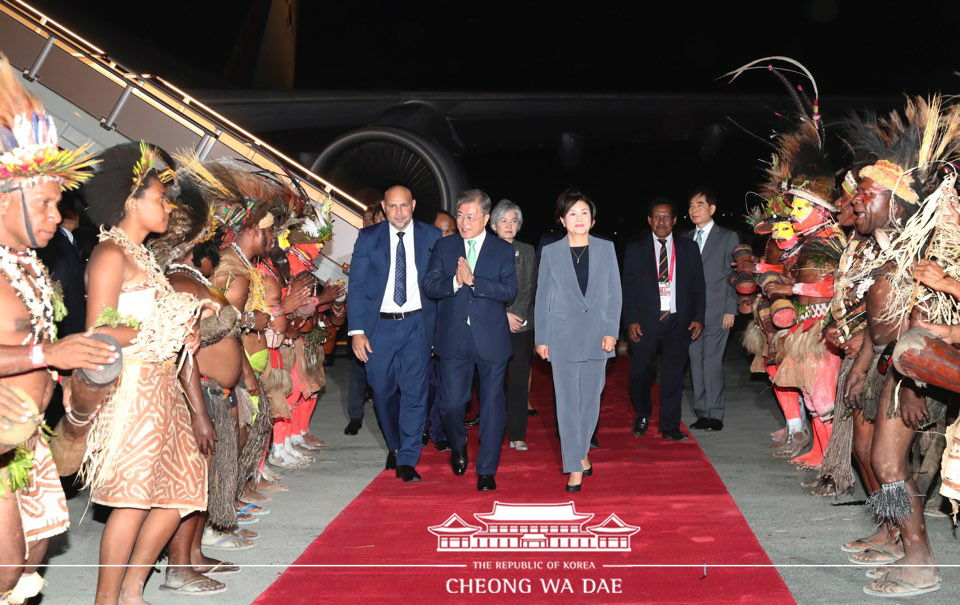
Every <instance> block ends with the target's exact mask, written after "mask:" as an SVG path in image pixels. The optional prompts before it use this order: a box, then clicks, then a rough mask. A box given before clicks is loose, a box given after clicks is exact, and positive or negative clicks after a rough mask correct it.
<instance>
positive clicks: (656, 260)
mask: <svg viewBox="0 0 960 605" xmlns="http://www.w3.org/2000/svg"><path fill="white" fill-rule="evenodd" d="M651 235H652V236H653V266H654V267H656V268H657V271H658V274H657V279H658V281H659V270H660V238H658V237H657V234H656V233H651ZM666 240H667V246H666V248H667V270H668V271H670V268H671V266H672V267H673V270H672V271H670V312H671V313H676V312H677V267H676V261H674V262H670V259H671V258H674V256H673V233H672V232H671V233H670V235H668V236H667V237H666Z"/></svg>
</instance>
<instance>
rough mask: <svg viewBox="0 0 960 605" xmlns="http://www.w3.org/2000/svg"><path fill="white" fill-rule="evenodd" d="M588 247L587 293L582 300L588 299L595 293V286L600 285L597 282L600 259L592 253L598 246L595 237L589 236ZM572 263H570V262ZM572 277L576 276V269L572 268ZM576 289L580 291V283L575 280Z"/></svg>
mask: <svg viewBox="0 0 960 605" xmlns="http://www.w3.org/2000/svg"><path fill="white" fill-rule="evenodd" d="M589 241H590V247H589V249H588V250H589V251H588V252H587V255H588V256H587V261H588V262H587V293H586V295H584V297H583V298H584V300H590V299H591V298H592V297H593V296H594V294H596V291H597V288H599V287H600V286H599V285H598V283H599V282H600V280H599V279H598V278H599V277H600V264H599V263H600V261H599V260H598V259H597V255H596V254H594V253H595V252H596V251H597V249H598V248H599V247H600V246H598V245H597V238H595V237H593V236H592V235H591V236H590V240H589ZM571 264H572V263H571ZM574 277H576V270H574ZM577 291H578V292H579V291H580V283H579V282H577Z"/></svg>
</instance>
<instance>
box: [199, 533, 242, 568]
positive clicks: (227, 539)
mask: <svg viewBox="0 0 960 605" xmlns="http://www.w3.org/2000/svg"><path fill="white" fill-rule="evenodd" d="M200 544H201V545H202V546H204V547H206V548H216V549H219V550H249V549H251V548H254V547H256V544H254V543H253V540H248V539H246V538H241V537H240V536H235V535H233V534H223V535H220V536H218V537H217V538H214V539H208V540H204V539H203V538H202V537H201V538H200ZM219 565H232V563H223V562H222V561H221V562H220V564H219ZM215 567H216V566H215ZM237 571H240V570H239V569H238V570H237ZM219 573H223V572H219Z"/></svg>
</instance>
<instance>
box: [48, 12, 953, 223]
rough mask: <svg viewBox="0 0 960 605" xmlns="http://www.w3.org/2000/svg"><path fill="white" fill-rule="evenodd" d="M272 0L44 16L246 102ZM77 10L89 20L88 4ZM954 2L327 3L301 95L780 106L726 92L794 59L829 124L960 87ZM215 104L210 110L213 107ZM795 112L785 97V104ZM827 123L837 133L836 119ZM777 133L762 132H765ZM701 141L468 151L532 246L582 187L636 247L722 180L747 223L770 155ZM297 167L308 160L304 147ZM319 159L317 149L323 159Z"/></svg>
mask: <svg viewBox="0 0 960 605" xmlns="http://www.w3.org/2000/svg"><path fill="white" fill-rule="evenodd" d="M261 1H262V0H233V1H231V2H196V1H195V0H193V1H188V0H166V1H165V2H163V3H161V4H158V5H155V7H156V9H157V17H158V18H157V19H156V20H154V21H149V20H144V19H143V18H142V16H140V15H139V14H135V13H134V12H132V11H131V10H130V8H129V6H130V5H129V3H123V4H119V3H112V2H97V3H76V2H66V1H63V0H59V1H57V0H37V1H36V4H37V5H38V6H39V7H41V8H42V9H43V10H46V11H47V12H49V13H50V14H51V15H52V16H54V17H55V18H59V19H61V20H62V21H64V22H65V23H67V24H68V25H70V26H72V27H74V28H76V29H77V30H78V31H79V32H80V33H82V34H84V35H88V36H90V37H91V38H92V39H93V40H96V41H98V43H100V44H101V45H102V46H104V47H105V48H107V49H108V50H109V51H110V52H111V53H112V54H114V55H116V56H117V57H119V58H121V59H122V60H124V61H126V62H128V63H130V64H132V65H134V66H136V67H137V69H139V70H140V71H148V72H152V73H160V74H169V77H170V79H172V80H173V81H175V82H178V83H179V84H181V85H183V86H185V87H188V88H194V89H229V88H245V87H247V86H248V83H246V82H241V81H236V80H235V79H231V76H230V75H229V73H228V69H227V64H228V62H229V59H230V56H231V53H233V52H234V49H235V45H236V38H237V35H236V32H237V31H238V30H239V29H240V28H241V26H242V25H243V23H244V19H245V16H246V8H247V7H249V6H252V5H256V3H257V2H261ZM81 5H82V6H81ZM958 5H960V3H958V2H955V1H954V2H919V1H912V2H886V1H880V0H876V1H873V2H852V1H847V0H790V1H783V0H781V1H779V2H777V1H776V0H767V1H765V2H716V3H711V4H710V5H709V6H707V7H706V8H704V7H703V4H702V3H699V2H698V3H691V2H682V1H673V2H662V1H655V2H630V3H613V2H594V3H585V2H576V3H564V2H519V1H514V2H504V3H496V2H482V3H481V2H449V1H448V2H437V3H419V2H417V3H413V2H403V3H401V2H362V1H354V2H323V1H318V0H301V2H300V14H299V31H298V52H297V76H296V87H297V88H298V89H301V90H315V91H336V90H356V91H396V90H405V91H411V90H420V91H444V90H448V91H514V92H547V91H564V92H589V93H594V92H608V93H689V94H724V95H727V94H744V93H755V94H767V95H778V94H781V93H782V90H783V89H782V88H780V87H779V85H778V84H777V83H776V82H775V81H774V80H773V78H772V77H769V76H767V75H766V74H748V75H747V76H744V77H743V78H741V80H739V81H738V82H736V83H735V84H733V85H729V84H727V83H726V82H724V81H721V80H717V78H718V76H720V75H721V74H722V73H724V72H726V71H729V70H730V69H732V68H735V67H737V66H738V65H741V64H743V63H745V62H747V61H749V60H751V59H754V58H758V57H761V56H764V55H789V56H792V57H794V58H796V59H798V60H800V61H802V62H803V63H804V64H805V65H806V66H807V67H808V68H810V70H811V71H812V72H813V73H814V74H815V75H816V77H817V79H818V83H819V85H820V90H821V95H822V96H823V97H824V99H825V102H824V107H825V113H827V112H828V111H829V107H830V106H829V98H830V96H831V95H851V94H854V95H881V96H885V97H887V98H890V97H891V96H896V95H900V94H902V93H905V92H906V93H913V94H926V93H927V92H929V91H935V90H942V91H944V92H946V93H950V92H954V91H957V90H958V89H960V78H958V76H956V75H955V74H954V72H955V71H956V70H958V69H960V45H958V44H957V42H956V40H957V36H956V33H955V28H954V29H953V30H946V31H944V30H943V24H944V23H956V22H957V21H956V17H957V16H958V12H960V9H958V8H957V6H958ZM201 96H202V95H201ZM784 101H785V103H786V95H784ZM827 117H828V119H830V118H839V117H840V116H831V115H829V113H827ZM760 134H767V133H760ZM702 143H703V141H702V140H688V141H681V142H676V141H674V142H670V143H667V142H663V143H662V144H661V143H658V142H657V141H653V142H648V143H647V144H645V145H643V146H639V147H638V146H637V145H628V144H626V142H624V144H622V145H620V144H617V143H616V142H614V143H612V144H611V143H605V144H604V146H603V147H602V148H591V147H590V145H589V144H588V146H587V153H586V155H585V159H584V162H583V163H582V165H581V166H580V167H579V168H577V169H576V170H572V171H565V170H563V169H562V168H561V167H560V165H559V162H558V161H557V158H556V152H555V150H551V149H546V150H539V149H510V148H505V149H497V148H492V149H491V148H488V149H480V150H475V151H472V152H471V153H468V154H466V155H465V156H464V157H463V158H462V159H463V161H464V164H465V165H466V167H467V170H468V172H469V174H470V176H471V180H472V184H474V185H479V186H482V187H484V188H486V189H488V190H489V193H490V194H491V196H492V197H493V198H494V199H495V200H496V199H498V198H500V197H509V198H511V199H513V200H514V201H517V202H518V203H520V204H521V205H522V206H524V207H525V208H528V209H535V210H536V212H528V225H529V226H530V227H529V228H530V230H531V231H530V232H527V233H525V234H523V235H525V236H526V238H527V239H535V237H536V234H535V233H534V231H537V230H540V229H542V228H543V227H544V226H545V225H546V224H547V222H548V218H547V217H546V214H548V213H549V211H548V208H551V207H552V200H553V199H555V197H556V194H557V193H558V192H559V191H560V190H561V189H563V188H564V187H567V186H570V185H576V186H578V187H580V188H581V189H583V190H584V191H587V192H589V193H591V194H592V195H593V197H594V198H595V199H596V200H597V201H598V203H599V204H600V207H601V212H602V213H601V216H600V221H599V223H598V229H600V230H601V231H605V232H607V233H612V232H614V231H622V230H627V231H632V230H633V229H634V227H633V225H635V224H636V223H637V213H638V212H639V210H638V207H641V206H643V205H645V202H646V201H649V199H651V198H652V197H654V196H658V195H667V196H669V197H671V198H673V199H675V200H678V201H684V200H683V198H684V194H685V192H686V191H687V190H688V188H689V187H691V186H692V185H694V184H695V183H696V182H701V181H710V182H712V183H713V184H715V186H716V187H717V188H718V189H720V191H721V194H722V196H723V198H724V200H725V201H726V203H725V205H724V207H723V208H721V211H725V212H728V213H729V215H730V217H729V218H727V219H726V220H724V219H722V218H721V222H726V223H727V224H732V223H733V222H734V221H735V220H738V219H735V218H734V217H733V215H734V214H737V215H739V214H742V209H743V201H742V200H743V194H744V192H745V191H747V190H749V189H750V188H751V187H753V186H754V185H755V182H756V181H757V180H758V178H759V176H760V175H759V172H758V170H757V166H758V165H759V160H760V159H761V158H762V157H764V156H765V155H766V151H765V150H764V148H763V147H761V146H760V145H758V144H755V143H751V142H750V141H749V140H747V138H746V137H745V136H742V137H740V138H737V137H734V136H728V137H727V140H726V142H725V143H724V146H723V148H721V149H720V150H719V152H718V153H716V154H705V153H704V152H703V150H701V148H700V147H701V145H702ZM288 151H291V152H294V153H296V152H299V151H305V150H302V149H291V150H288ZM314 151H318V150H314Z"/></svg>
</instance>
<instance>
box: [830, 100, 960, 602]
mask: <svg viewBox="0 0 960 605" xmlns="http://www.w3.org/2000/svg"><path fill="white" fill-rule="evenodd" d="M849 140H850V142H851V144H852V145H853V146H854V148H861V149H863V150H865V151H868V152H869V153H870V154H871V155H873V156H874V158H875V162H874V163H873V164H872V165H870V166H866V167H864V168H862V169H861V170H860V181H859V184H858V194H857V196H856V198H855V201H854V210H855V212H856V213H857V222H856V227H857V231H859V232H860V233H863V234H868V233H872V234H873V235H874V237H875V239H876V240H877V243H878V245H879V248H880V252H879V253H878V254H877V258H876V259H875V260H873V261H871V262H867V263H864V265H863V267H861V268H860V270H859V271H858V272H855V273H853V274H852V275H851V279H852V280H853V281H857V280H858V279H860V278H862V277H863V276H873V277H874V278H875V281H874V283H873V285H871V286H870V289H869V290H868V291H867V295H866V315H867V323H868V329H869V338H870V342H872V343H873V344H874V345H876V346H878V347H886V346H887V345H888V344H890V343H892V342H894V341H895V340H896V339H897V338H898V337H899V336H900V335H901V334H902V333H903V332H904V331H905V330H906V327H907V326H908V325H909V324H911V323H915V322H917V321H918V320H923V319H926V320H930V321H933V322H937V323H957V321H958V318H960V309H958V302H957V301H956V299H953V298H952V297H950V296H949V295H945V294H940V293H937V292H935V291H933V290H930V289H927V288H925V287H921V286H919V285H916V282H915V281H914V278H913V276H912V275H910V272H911V271H912V269H913V267H914V266H915V265H916V263H917V261H919V260H921V259H924V258H933V259H939V260H941V261H949V263H950V264H951V265H952V266H953V267H955V266H956V251H957V249H958V247H957V245H956V242H958V241H960V238H958V230H957V227H956V225H952V223H950V222H949V221H940V216H941V213H940V201H941V199H942V198H943V197H944V196H943V193H944V191H945V190H947V189H949V188H950V187H952V184H953V180H954V179H955V175H951V176H949V177H948V179H947V180H946V181H945V182H944V183H941V181H940V179H939V174H938V171H939V169H940V168H942V167H943V166H946V165H948V164H949V162H951V161H956V160H957V159H958V156H960V108H958V107H956V106H954V107H952V108H948V109H947V108H943V107H942V101H941V99H940V97H938V96H935V97H933V98H932V99H931V100H930V101H925V100H924V99H922V98H918V99H915V100H914V99H911V100H909V101H908V102H907V106H906V109H905V110H904V112H903V116H901V115H900V114H898V113H893V114H891V116H890V117H889V118H887V119H884V120H877V119H876V118H875V117H869V118H866V119H854V120H851V124H850V136H849ZM928 242H929V243H928ZM900 378H901V377H900V376H895V372H889V371H888V373H887V377H886V382H885V385H884V388H883V391H882V394H881V397H880V400H879V405H878V409H877V415H876V423H875V429H874V435H873V443H872V448H871V460H870V463H871V466H872V469H873V472H874V474H875V475H876V479H877V481H878V482H879V484H880V489H878V490H876V491H875V492H874V493H873V494H872V495H871V496H870V499H869V501H868V503H869V504H870V506H871V508H872V509H873V511H874V513H875V514H876V515H877V517H878V518H879V519H880V520H881V521H882V522H883V523H884V525H885V528H886V531H885V532H880V533H879V534H877V535H875V536H871V537H870V538H869V539H870V540H871V542H873V543H875V544H876V546H873V547H871V548H870V549H868V550H867V551H865V552H864V553H857V554H854V555H852V556H851V560H852V561H853V562H855V563H861V564H867V565H870V564H875V563H883V562H889V561H891V560H892V559H896V558H897V557H898V556H900V555H901V553H902V558H899V560H898V561H897V563H898V564H897V565H896V566H892V567H884V568H879V569H874V570H871V573H872V576H871V577H876V578H877V579H876V580H874V581H873V582H872V583H871V584H869V585H868V586H866V587H865V588H864V591H865V592H866V593H867V594H869V595H873V596H882V597H891V596H893V597H900V596H911V595H916V594H923V593H927V592H933V591H935V590H939V588H940V572H939V569H938V568H937V567H936V558H935V557H934V555H933V551H932V549H931V547H930V543H929V539H928V538H927V532H926V526H925V523H924V518H923V501H922V495H921V494H919V493H918V490H917V486H916V484H915V482H914V480H913V478H912V477H911V472H910V462H909V452H910V449H911V446H912V444H913V441H914V437H915V436H916V431H922V430H923V429H924V427H926V426H930V425H931V424H933V423H936V421H937V419H938V417H940V418H942V416H943V414H944V411H945V408H944V406H943V404H942V403H941V402H939V401H937V400H936V399H933V398H932V397H930V396H929V395H930V394H931V392H930V391H929V389H925V388H922V387H920V386H918V385H917V384H916V383H913V382H912V381H910V380H909V379H904V380H902V381H901V380H900ZM896 530H899V537H900V543H899V544H897V543H896V542H895V535H896Z"/></svg>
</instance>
